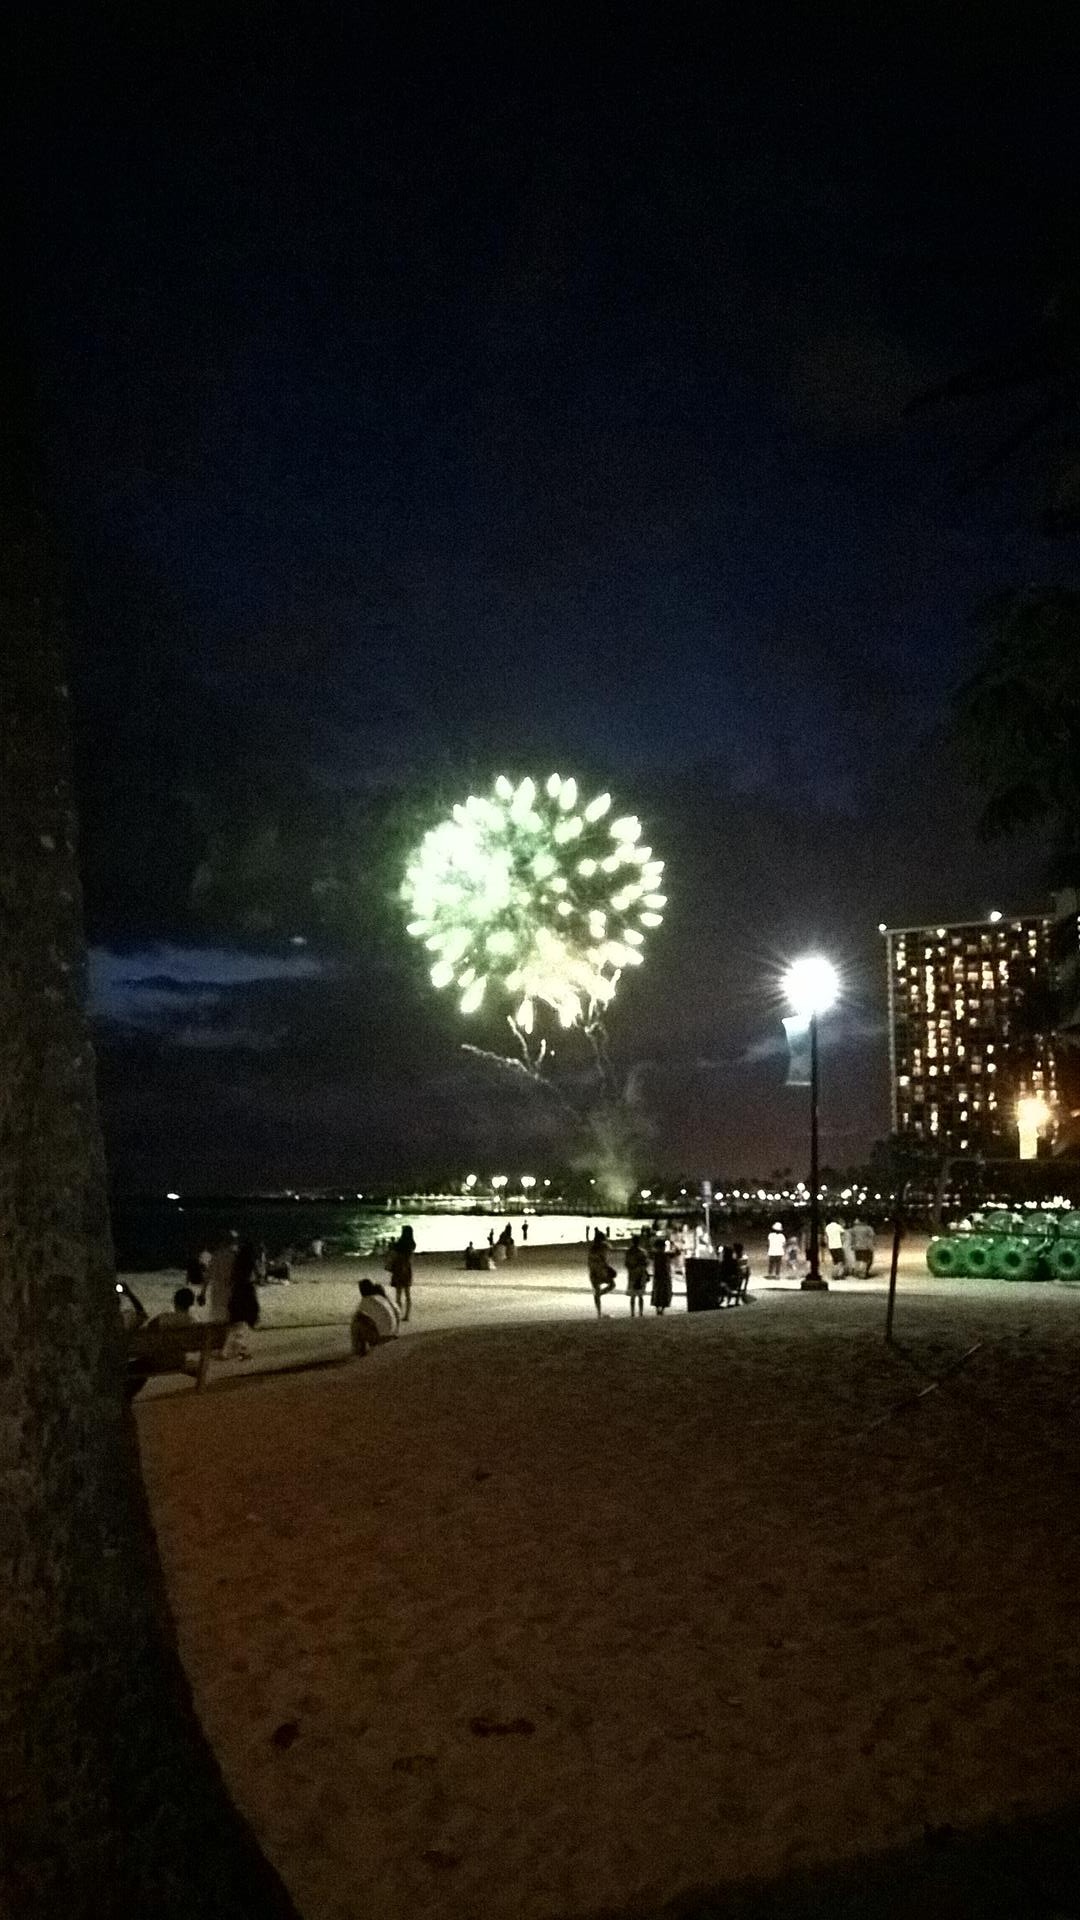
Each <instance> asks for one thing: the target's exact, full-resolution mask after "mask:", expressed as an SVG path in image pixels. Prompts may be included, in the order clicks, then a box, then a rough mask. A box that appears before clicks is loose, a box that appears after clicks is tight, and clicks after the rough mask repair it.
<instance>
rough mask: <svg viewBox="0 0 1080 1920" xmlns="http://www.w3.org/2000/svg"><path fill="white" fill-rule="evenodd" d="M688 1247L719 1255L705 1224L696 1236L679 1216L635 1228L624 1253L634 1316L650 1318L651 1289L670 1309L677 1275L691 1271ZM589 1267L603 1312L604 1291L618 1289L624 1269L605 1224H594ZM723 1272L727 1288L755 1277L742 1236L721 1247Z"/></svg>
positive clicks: (658, 1304) (698, 1254)
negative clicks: (619, 1267) (615, 1258)
mask: <svg viewBox="0 0 1080 1920" xmlns="http://www.w3.org/2000/svg"><path fill="white" fill-rule="evenodd" d="M688 1252H689V1253H690V1255H691V1257H692V1258H705V1259H710V1260H713V1259H716V1258H717V1252H718V1250H717V1249H716V1248H715V1247H714V1246H713V1243H712V1241H711V1239H710V1238H709V1236H708V1234H707V1233H706V1232H705V1231H704V1229H702V1228H695V1230H694V1232H693V1235H692V1237H691V1236H688V1234H687V1232H686V1229H685V1228H684V1227H683V1226H682V1225H680V1223H679V1222H678V1221H675V1220H669V1221H668V1222H667V1225H666V1226H663V1225H661V1222H660V1221H659V1220H654V1221H653V1223H652V1225H651V1226H650V1227H643V1228H641V1230H640V1232H638V1233H633V1234H631V1236H630V1244H629V1246H628V1247H627V1249H626V1254H625V1258H624V1264H625V1267H626V1292H627V1297H628V1299H629V1302H630V1317H631V1319H633V1318H634V1316H635V1315H637V1317H638V1318H639V1319H644V1317H645V1295H646V1294H647V1293H648V1294H649V1296H650V1302H649V1303H650V1305H651V1307H652V1309H653V1312H654V1313H657V1314H664V1313H666V1312H667V1310H668V1308H669V1307H670V1305H671V1302H672V1297H673V1293H674V1286H673V1281H674V1279H675V1278H679V1279H685V1277H686V1259H687V1253H688ZM588 1270H589V1285H590V1286H591V1287H592V1292H593V1300H594V1302H595V1305H596V1312H597V1315H598V1317H599V1316H600V1315H602V1314H603V1311H604V1309H603V1299H604V1295H605V1294H607V1293H613V1292H614V1290H615V1287H616V1285H617V1283H618V1273H617V1271H616V1269H615V1268H614V1267H613V1266H612V1264H611V1251H610V1247H609V1244H608V1235H607V1234H606V1233H605V1232H604V1231H603V1229H602V1228H600V1227H596V1228H594V1230H593V1233H592V1237H591V1239H590V1240H589V1249H588ZM719 1273H720V1282H721V1286H722V1288H723V1290H724V1291H726V1292H728V1293H731V1294H734V1293H736V1292H743V1291H744V1290H745V1287H746V1282H747V1280H748V1279H749V1277H750V1262H749V1260H748V1259H747V1257H746V1254H745V1251H744V1249H743V1245H742V1242H741V1241H739V1240H736V1241H735V1242H734V1244H733V1245H731V1246H725V1247H721V1248H720V1249H719Z"/></svg>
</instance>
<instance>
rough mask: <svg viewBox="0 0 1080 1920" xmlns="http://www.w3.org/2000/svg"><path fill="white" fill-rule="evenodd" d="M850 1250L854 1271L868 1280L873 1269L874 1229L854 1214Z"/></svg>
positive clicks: (867, 1221) (866, 1221)
mask: <svg viewBox="0 0 1080 1920" xmlns="http://www.w3.org/2000/svg"><path fill="white" fill-rule="evenodd" d="M851 1251H852V1257H853V1261H854V1266H855V1271H856V1273H861V1274H862V1277H863V1279H864V1280H869V1278H870V1275H871V1274H872V1272H873V1271H874V1229H873V1227H872V1226H871V1225H870V1222H869V1220H863V1219H862V1218H861V1216H860V1215H859V1214H856V1216H855V1219H854V1220H853V1222H852V1226H851Z"/></svg>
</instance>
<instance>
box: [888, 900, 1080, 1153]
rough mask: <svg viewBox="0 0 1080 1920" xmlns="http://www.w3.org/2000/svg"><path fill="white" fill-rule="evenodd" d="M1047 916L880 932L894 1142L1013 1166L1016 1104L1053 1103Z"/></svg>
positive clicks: (1052, 980) (1050, 925) (1052, 973)
mask: <svg viewBox="0 0 1080 1920" xmlns="http://www.w3.org/2000/svg"><path fill="white" fill-rule="evenodd" d="M1054 926H1055V920H1054V916H1052V915H1051V914H1041V913H1035V914H1023V915H1021V916H1019V917H1018V918H1012V917H1010V916H1008V915H1005V914H999V913H994V914H991V915H990V917H989V919H987V920H978V921H970V922H969V921H963V922H960V923H954V924H953V925H951V926H937V927H882V929H881V931H882V932H883V933H884V935H885V946H886V955H887V963H888V974H889V1065H890V1073H891V1083H892V1126H893V1132H894V1133H898V1134H901V1135H907V1136H908V1137H909V1138H912V1139H915V1140H923V1141H925V1142H926V1143H927V1144H928V1145H930V1146H937V1147H939V1148H940V1149H941V1150H942V1151H943V1152H952V1153H965V1152H970V1153H981V1154H986V1155H988V1156H991V1157H995V1158H998V1157H1008V1158H1014V1157H1015V1156H1016V1153H1017V1151H1018V1135H1017V1103H1018V1102H1019V1101H1020V1100H1021V1099H1023V1098H1025V1097H1029V1096H1032V1095H1034V1096H1036V1097H1039V1098H1042V1099H1044V1100H1046V1101H1047V1102H1048V1103H1049V1104H1050V1106H1051V1107H1052V1106H1053V1105H1054V1103H1055V1100H1056V1096H1057V1070H1056V1063H1055V1048H1054V1026H1055V987H1056V979H1057V968H1056V967H1055V958H1054V953H1053V947H1054V941H1053V938H1052V933H1053V929H1054Z"/></svg>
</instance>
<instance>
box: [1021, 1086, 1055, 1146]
mask: <svg viewBox="0 0 1080 1920" xmlns="http://www.w3.org/2000/svg"><path fill="white" fill-rule="evenodd" d="M1053 1117H1054V1110H1053V1108H1052V1107H1051V1105H1050V1103H1049V1101H1048V1100H1044V1099H1043V1096H1042V1094H1041V1093H1026V1094H1024V1095H1023V1097H1022V1098H1021V1099H1019V1100H1018V1101H1017V1103H1016V1124H1017V1127H1018V1129H1019V1133H1020V1158H1021V1160H1034V1159H1036V1158H1037V1157H1038V1152H1039V1135H1040V1133H1041V1132H1042V1130H1043V1128H1044V1127H1048V1126H1049V1125H1050V1122H1051V1120H1052V1119H1053Z"/></svg>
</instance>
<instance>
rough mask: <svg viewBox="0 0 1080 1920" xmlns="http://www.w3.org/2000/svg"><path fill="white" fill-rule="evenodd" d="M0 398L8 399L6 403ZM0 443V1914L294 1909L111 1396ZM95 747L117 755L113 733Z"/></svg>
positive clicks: (113, 1306)
mask: <svg viewBox="0 0 1080 1920" xmlns="http://www.w3.org/2000/svg"><path fill="white" fill-rule="evenodd" d="M8 372H9V380H8V382H7V383H5V384H6V391H5V407H7V405H8V395H9V393H10V390H11V374H10V363H9V369H8ZM12 439H13V429H12V424H11V420H10V416H9V418H8V419H7V421H6V422H5V423H4V426H3V429H2V430H0V542H2V545H0V569H2V579H0V1582H2V1584H0V1915H3V1916H4V1920H15V1916H18V1920H39V1916H40V1917H41V1920H45V1916H47V1920H58V1917H59V1916H63V1920H90V1916H93V1920H111V1917H112V1916H117V1920H119V1916H121V1915H123V1916H124V1920H136V1916H139V1917H140V1920H141V1916H146V1917H147V1920H150V1916H154V1920H159V1917H164V1920H174V1917H175V1920H181V1916H183V1920H192V1916H194V1915H196V1914H197V1915H199V1916H201V1917H202V1920H210V1916H214V1917H215V1920H216V1916H226V1915H228V1916H240V1915H244V1916H254V1915H259V1916H279V1915H280V1916H285V1915H292V1914H294V1909H293V1907H292V1905H291V1902H290V1901H289V1899H288V1896H287V1895H286V1893H285V1891H284V1889H283V1887H282V1885H281V1883H280V1881H279V1880H278V1878H277V1875H276V1874H275V1872H274V1871H273V1869H272V1868H271V1867H270V1866H269V1864H268V1863H267V1861H266V1860H265V1859H264V1857H263V1855H262V1853H261V1852H260V1850H259V1847H258V1845H257V1844H256V1841H255V1839H254V1836H253V1835H252V1833H251V1831H250V1829H249V1828H248V1827H247V1825H246V1824H245V1822H244V1821H243V1820H242V1818H241V1817H240V1815H239V1814H238V1813H237V1811H236V1810H235V1808H234V1807H233V1805H232V1803H231V1801H230V1800H229V1798H228V1795H227V1793H226V1790H225V1786H224V1783H223V1781H222V1778H221V1775H220V1772H219V1770H218V1766H217V1763H216V1761H215V1759H214V1757H213V1755H212V1753H211V1751H210V1749H209V1746H208V1745H207V1743H206V1740H205V1738H204V1736H203V1734H202V1731H201V1729H200V1727H199V1724H198V1721H197V1719H196V1716H195V1712H194V1708H193V1705H192V1699H191V1692H190V1688H189V1686H188V1683H187V1680H186V1678H185V1675H184V1672H183V1669H182V1667H181V1665H180V1660H179V1657H178V1653H177V1648H176V1640H175V1635H174V1631H173V1627H172V1623H171V1620H170V1617H169V1611H168V1606H167V1603H166V1598H165V1592H164V1584H163V1579H162V1574H161V1568H160V1564H159V1561H158V1557H157V1549H156V1544H155V1541H154V1536H153V1531H152V1527H151V1524H150V1518H149V1513H148V1510H147V1505H146V1499H145V1495H144V1492H143V1487H142V1479H141V1474H140V1468H139V1459H138V1452H137V1446H136V1436H135V1429H134V1422H133V1419H132V1416H131V1413H130V1411H129V1410H128V1409H127V1407H126V1406H125V1403H124V1397H123V1390H122V1389H123V1349H122V1338H121V1329H120V1321H119V1314H118V1310H117V1300H116V1294H115V1290H114V1284H113V1270H112V1259H111V1246H110V1236H109V1224H108V1215H107V1209H106V1192H105V1173H104V1161H103V1154H102V1145H101V1138H100V1132H99V1126H98V1117H97V1108H96V1101H95V1089H94V1061H93V1054H92V1051H91V1048H90V1045H89V1041H88V1037H87V1031H86V1026H85V1021H84V1017H83V1012H82V1007H81V993H82V930H81V902H80V894H79V886H78V878H77V869H76V856H75V818H74V807H73V801H72V796H71V791H70V784H69V771H68V766H69V753H68V726H67V717H66V703H67V692H66V688H65V686H64V684H63V678H64V676H63V668H62V649H61V646H60V643H59V635H58V618H57V605H56V592H55V585H54V583H53V581H52V580H51V579H50V578H49V573H48V567H47V563H46V556H47V546H46V542H45V540H44V537H43V531H42V526H41V523H40V520H39V519H38V517H37V515H36V513H35V510H34V507H33V495H32V493H31V492H30V491H29V489H28V486H27V483H26V472H25V467H24V464H23V461H22V460H21V459H20V457H19V456H20V455H24V454H25V451H26V449H25V447H24V446H20V445H16V446H13V445H12ZM102 750H103V751H105V752H107V751H108V742H107V741H104V742H102Z"/></svg>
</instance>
